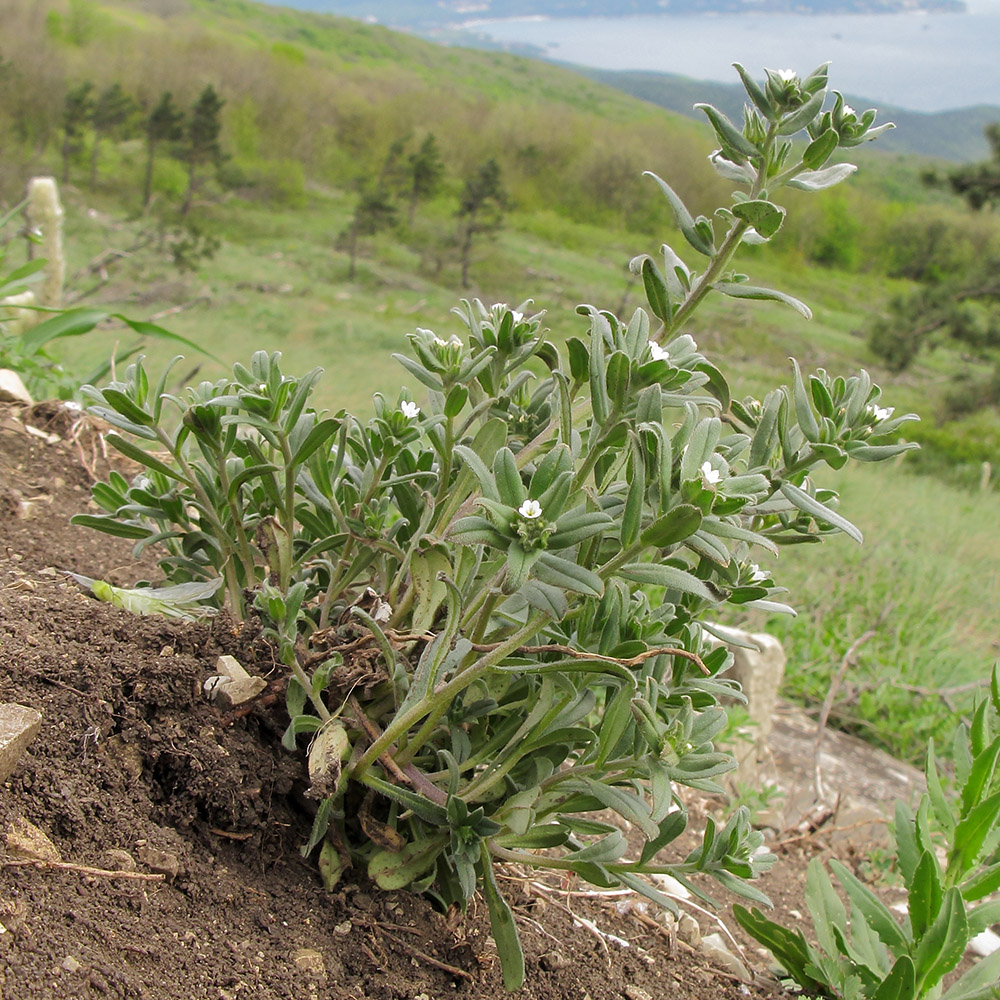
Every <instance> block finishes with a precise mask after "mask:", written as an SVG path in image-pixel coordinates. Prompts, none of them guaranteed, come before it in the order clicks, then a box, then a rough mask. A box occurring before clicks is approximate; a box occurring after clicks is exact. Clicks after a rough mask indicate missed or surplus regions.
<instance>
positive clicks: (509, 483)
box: [493, 448, 525, 508]
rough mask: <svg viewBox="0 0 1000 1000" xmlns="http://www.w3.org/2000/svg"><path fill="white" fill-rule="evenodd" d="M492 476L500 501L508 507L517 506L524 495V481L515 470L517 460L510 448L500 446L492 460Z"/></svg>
mask: <svg viewBox="0 0 1000 1000" xmlns="http://www.w3.org/2000/svg"><path fill="white" fill-rule="evenodd" d="M493 478H494V479H495V480H496V484H497V492H498V493H499V494H500V502H501V503H503V504H505V505H506V506H508V507H515V508H516V507H518V506H519V505H520V504H521V502H522V501H523V500H524V497H525V490H524V483H522V482H521V474H520V472H518V471H517V462H516V460H515V459H514V453H513V452H512V451H511V450H510V448H501V449H500V450H499V451H498V452H497V453H496V458H495V459H494V460H493Z"/></svg>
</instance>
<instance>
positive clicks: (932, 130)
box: [572, 66, 1000, 162]
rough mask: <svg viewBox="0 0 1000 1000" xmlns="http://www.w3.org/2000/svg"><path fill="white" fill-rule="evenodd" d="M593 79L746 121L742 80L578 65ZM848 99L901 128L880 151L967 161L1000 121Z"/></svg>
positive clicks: (981, 155) (991, 113)
mask: <svg viewBox="0 0 1000 1000" xmlns="http://www.w3.org/2000/svg"><path fill="white" fill-rule="evenodd" d="M572 68H573V69H575V70H576V71H577V72H578V73H580V74H581V75H583V76H586V77H589V78H590V79H591V80H597V81H599V82H601V83H606V84H609V85H610V86H612V87H617V88H618V89H620V90H623V91H625V93H627V94H632V95H633V96H634V97H639V98H641V99H642V100H644V101H649V102H651V103H652V104H658V105H660V107H663V108H669V109H670V110H671V111H676V112H678V113H679V114H682V115H688V116H689V117H693V118H701V117H703V116H702V115H701V114H700V113H699V112H696V111H694V110H693V105H694V104H695V103H697V102H701V103H707V104H714V105H715V106H716V107H717V108H719V109H720V110H721V111H724V112H725V113H726V114H727V115H729V116H730V117H731V118H733V119H734V120H735V121H739V120H740V116H741V114H742V109H743V101H744V98H745V95H744V93H743V88H742V87H740V86H739V85H738V84H725V83H711V82H708V81H705V80H692V79H689V78H688V77H684V76H676V75H674V74H672V73H653V72H633V71H629V70H622V71H614V70H603V69H590V68H589V67H585V66H574V67H572ZM844 96H845V100H846V101H847V102H848V103H849V104H851V105H852V106H853V107H855V108H857V109H858V110H859V111H860V110H862V109H864V108H878V109H879V118H878V120H879V121H880V122H882V121H891V122H895V123H896V128H895V130H893V131H890V132H888V133H886V134H885V135H883V136H882V137H881V138H880V139H879V143H878V144H879V149H881V150H883V151H884V152H890V153H910V154H916V155H919V156H932V157H936V158H939V159H943V160H954V161H961V162H967V161H971V160H983V159H986V158H987V157H988V156H989V155H990V151H989V146H988V144H987V142H986V139H985V138H984V136H983V129H984V127H985V126H986V125H989V124H990V123H991V122H997V121H1000V107H996V106H995V105H979V106H977V107H973V108H961V109H959V110H956V111H937V112H924V111H908V110H906V109H905V108H897V107H893V106H892V105H886V104H881V103H879V102H877V101H870V100H869V99H867V98H865V97H857V96H855V95H853V94H845V95H844Z"/></svg>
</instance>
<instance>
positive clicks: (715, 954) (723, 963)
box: [701, 934, 753, 983]
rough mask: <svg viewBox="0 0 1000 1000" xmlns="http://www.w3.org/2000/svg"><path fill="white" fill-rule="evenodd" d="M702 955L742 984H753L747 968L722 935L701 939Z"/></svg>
mask: <svg viewBox="0 0 1000 1000" xmlns="http://www.w3.org/2000/svg"><path fill="white" fill-rule="evenodd" d="M701 953H702V954H703V955H704V956H705V957H706V958H708V959H710V960H711V961H712V962H713V963H714V964H715V965H717V966H719V968H720V969H724V970H725V971H726V972H728V973H730V974H731V975H733V976H735V977H736V978H737V979H739V980H740V981H741V982H744V983H751V982H753V976H752V975H751V973H750V971H749V970H748V969H747V967H746V966H745V965H744V964H743V963H742V962H741V961H740V960H739V959H738V958H737V957H736V956H735V955H734V954H733V953H732V952H731V951H730V950H729V949H728V948H727V947H726V945H725V942H724V941H723V940H722V935H721V934H706V935H705V936H704V937H703V938H702V939H701Z"/></svg>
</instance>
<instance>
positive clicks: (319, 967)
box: [292, 948, 326, 976]
mask: <svg viewBox="0 0 1000 1000" xmlns="http://www.w3.org/2000/svg"><path fill="white" fill-rule="evenodd" d="M292 961H293V962H294V963H295V965H296V966H297V967H298V968H300V969H301V970H302V971H303V972H307V973H308V974H309V975H310V976H325V975H326V963H325V962H324V961H323V953H322V952H321V951H316V949H315V948H299V949H298V950H297V951H295V952H293V953H292Z"/></svg>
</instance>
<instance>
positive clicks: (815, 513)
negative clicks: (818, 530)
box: [779, 483, 864, 544]
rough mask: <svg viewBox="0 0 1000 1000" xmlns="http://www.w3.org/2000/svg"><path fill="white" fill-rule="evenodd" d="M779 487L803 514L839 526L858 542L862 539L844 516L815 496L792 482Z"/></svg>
mask: <svg viewBox="0 0 1000 1000" xmlns="http://www.w3.org/2000/svg"><path fill="white" fill-rule="evenodd" d="M779 489H780V490H781V493H782V495H783V496H784V497H785V498H786V499H787V500H790V501H791V502H792V503H793V504H795V506H796V507H798V509H799V510H801V511H802V512H803V513H804V514H809V515H811V516H812V517H815V518H816V519H817V520H818V521H825V522H826V523H827V524H830V525H832V526H833V527H835V528H839V529H840V530H841V531H842V532H844V534H845V535H849V536H850V537H851V538H853V539H854V540H855V541H856V542H858V543H859V544H860V543H861V542H863V541H864V536H863V535H862V534H861V532H860V531H859V530H858V529H857V528H856V527H855V526H854V525H853V524H851V522H850V521H848V520H847V518H846V517H841V516H840V515H839V514H838V513H837V512H836V511H833V510H830V508H829V507H824V506H823V504H821V503H820V502H819V501H818V500H817V499H816V498H815V497H811V496H809V494H808V493H806V492H805V490H800V489H799V488H798V486H795V485H794V484H792V483H782V484H781V486H780V487H779Z"/></svg>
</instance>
